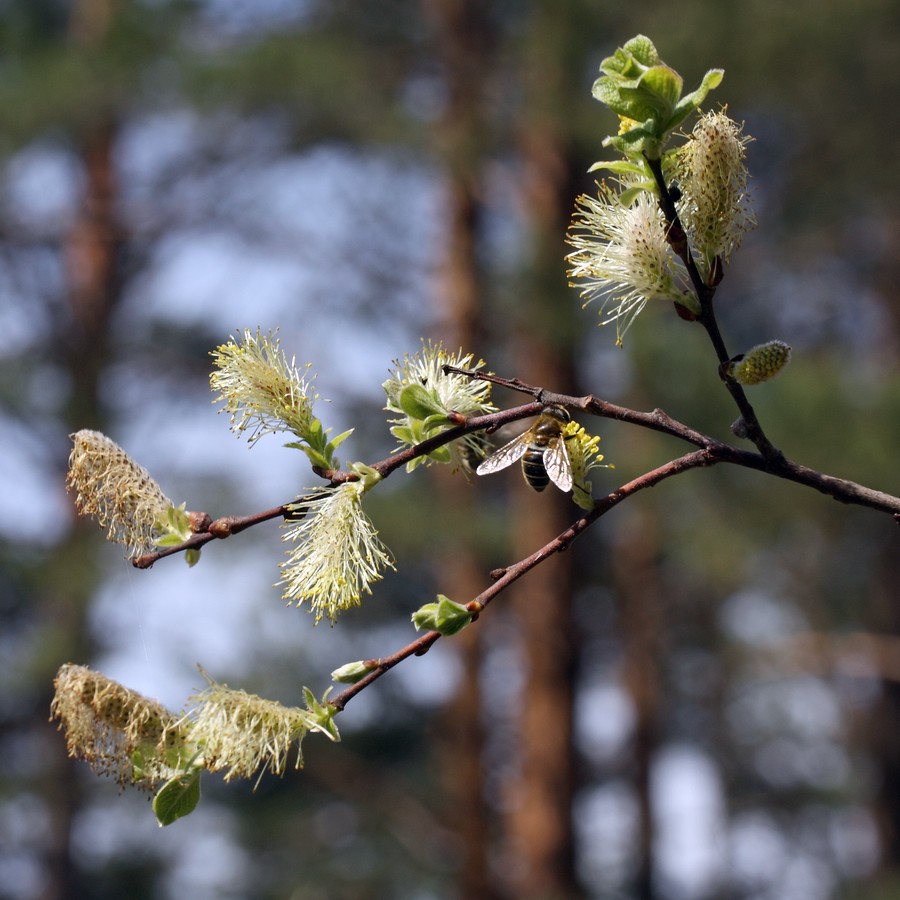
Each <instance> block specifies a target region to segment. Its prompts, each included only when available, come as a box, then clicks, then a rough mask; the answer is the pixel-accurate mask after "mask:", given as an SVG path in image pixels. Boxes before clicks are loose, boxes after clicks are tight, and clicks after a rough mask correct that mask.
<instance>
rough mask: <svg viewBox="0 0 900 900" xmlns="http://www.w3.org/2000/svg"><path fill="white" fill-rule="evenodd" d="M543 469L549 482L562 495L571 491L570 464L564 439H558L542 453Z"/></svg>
mask: <svg viewBox="0 0 900 900" xmlns="http://www.w3.org/2000/svg"><path fill="white" fill-rule="evenodd" d="M544 468H545V469H546V470H547V474H548V475H549V476H550V480H551V481H552V482H553V483H554V484H555V485H556V486H557V487H558V488H559V489H560V490H561V491H563V492H564V493H568V492H569V491H571V490H572V463H571V462H569V451H568V450H567V449H566V441H565V438H562V437H560V438H558V439H557V440H556V441H554V442H553V443H552V444H551V445H550V446H549V447H548V448H547V449H546V450H545V451H544Z"/></svg>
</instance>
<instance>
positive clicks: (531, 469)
mask: <svg viewBox="0 0 900 900" xmlns="http://www.w3.org/2000/svg"><path fill="white" fill-rule="evenodd" d="M544 449H545V448H544V447H529V448H528V449H527V450H526V451H525V455H524V456H523V457H522V475H524V476H525V480H526V481H527V482H528V484H529V485H530V486H531V487H532V488H534V490H536V491H542V490H544V488H545V487H547V485H548V484H550V476H549V475H548V474H547V467H546V466H545V465H544Z"/></svg>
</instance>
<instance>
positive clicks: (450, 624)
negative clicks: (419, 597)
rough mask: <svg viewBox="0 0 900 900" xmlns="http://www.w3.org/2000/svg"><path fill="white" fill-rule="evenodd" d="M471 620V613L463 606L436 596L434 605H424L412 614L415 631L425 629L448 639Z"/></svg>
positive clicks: (439, 595)
mask: <svg viewBox="0 0 900 900" xmlns="http://www.w3.org/2000/svg"><path fill="white" fill-rule="evenodd" d="M472 618H473V616H472V613H470V612H469V610H468V609H466V607H465V606H463V605H462V604H460V603H454V602H453V601H452V600H451V599H450V598H449V597H445V596H444V595H443V594H438V598H437V601H436V602H435V603H426V604H425V605H424V606H422V607H420V608H419V609H417V610H416V611H415V612H414V613H413V614H412V623H413V625H415V626H416V630H417V631H422V630H423V629H427V630H428V631H437V632H439V633H440V634H442V635H444V637H449V636H450V635H452V634H456V632H457V631H461V630H462V629H463V628H465V627H466V625H468V624H469V623H470V622H471V621H472Z"/></svg>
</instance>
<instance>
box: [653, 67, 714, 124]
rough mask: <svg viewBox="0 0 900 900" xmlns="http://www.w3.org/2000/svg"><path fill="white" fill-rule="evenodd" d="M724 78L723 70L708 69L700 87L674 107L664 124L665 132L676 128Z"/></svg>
mask: <svg viewBox="0 0 900 900" xmlns="http://www.w3.org/2000/svg"><path fill="white" fill-rule="evenodd" d="M724 77H725V70H724V69H710V70H709V71H708V72H707V73H706V74H705V75H704V76H703V81H701V82H700V87H698V88H697V90H696V91H692V92H691V93H690V94H688V95H687V96H686V97H682V98H681V100H679V101H678V104H677V105H676V106H675V111H674V112H673V113H672V117H671V118H670V119H669V121H668V122H666V125H665V127H666V131H671V130H672V129H673V128H677V127H678V126H679V125H680V124H681V123H682V122H683V121H684V120H685V119H686V118H687V117H688V116H689V115H690V114H691V113H692V112H693V111H694V110H695V109H697V107H698V106H700V104H701V103H702V102H703V101H704V100H705V99H706V96H707V94H709V92H710V91H711V90H712V89H713V88H717V87H718V86H719V85H720V84H721V83H722V79H723V78H724Z"/></svg>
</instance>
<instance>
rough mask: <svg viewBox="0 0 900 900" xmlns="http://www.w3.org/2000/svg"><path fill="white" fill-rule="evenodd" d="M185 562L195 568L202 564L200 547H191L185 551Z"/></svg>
mask: <svg viewBox="0 0 900 900" xmlns="http://www.w3.org/2000/svg"><path fill="white" fill-rule="evenodd" d="M184 561H185V562H186V563H187V564H188V566H190V567H191V568H193V567H194V566H196V565H197V563H198V562H200V549H199V548H198V547H191V548H189V549H188V550H185V551H184Z"/></svg>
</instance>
